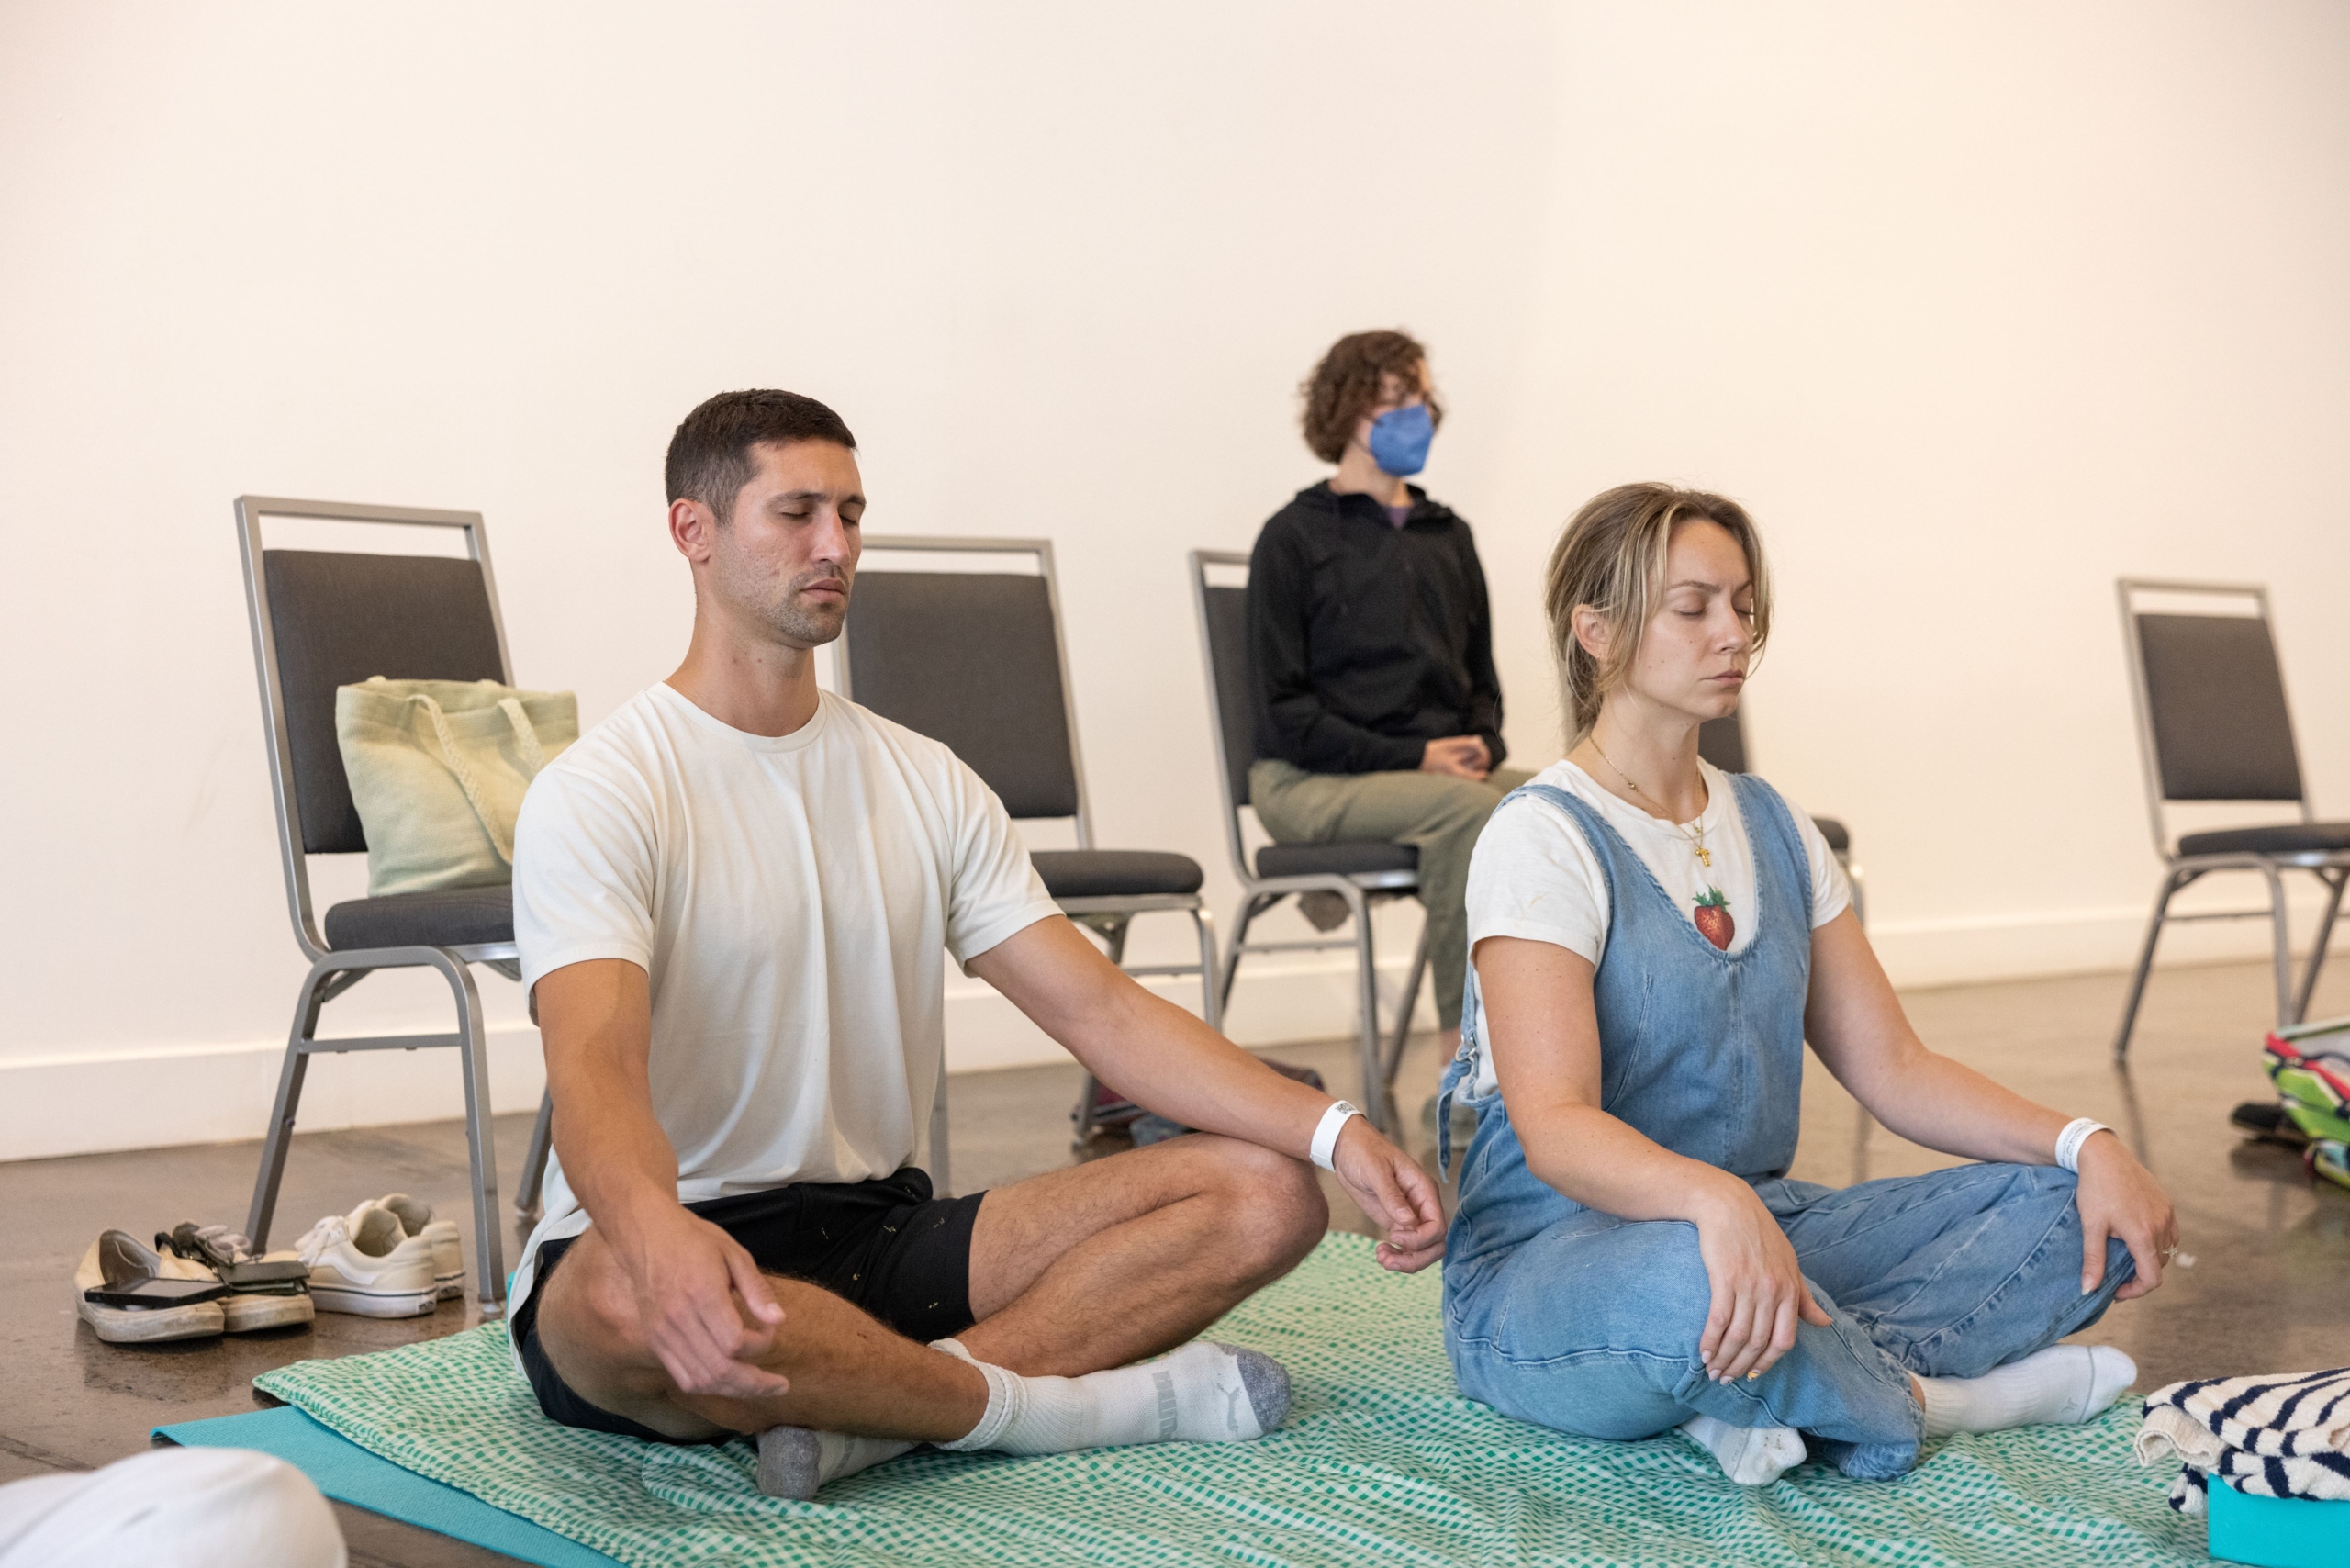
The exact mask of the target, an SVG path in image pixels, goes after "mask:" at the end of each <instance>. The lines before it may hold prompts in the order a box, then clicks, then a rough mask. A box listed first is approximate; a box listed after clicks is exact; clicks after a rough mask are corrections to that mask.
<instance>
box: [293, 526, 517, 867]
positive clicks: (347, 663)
mask: <svg viewBox="0 0 2350 1568" xmlns="http://www.w3.org/2000/svg"><path fill="white" fill-rule="evenodd" d="M261 560H262V577H263V582H264V583H265V584H266V585H267V588H268V595H269V622H270V632H271V640H272V644H273V645H274V650H275V654H276V663H277V680H278V689H279V690H280V692H281V693H282V694H283V700H284V702H285V738H286V743H287V750H288V756H287V758H286V760H287V763H288V764H289V767H290V770H291V773H292V777H293V787H294V802H293V804H294V815H295V817H296V820H297V822H298V823H299V824H300V829H301V840H302V847H303V849H304V850H305V851H306V852H308V853H309V854H312V855H342V854H361V853H364V851H365V850H366V848H367V837H366V834H365V832H364V830H363V829H362V828H361V826H360V823H359V812H358V810H357V808H355V807H354V806H353V804H352V803H351V786H350V783H349V781H348V780H346V779H345V778H344V777H343V772H342V751H341V747H340V746H339V745H337V744H336V742H335V735H334V690H335V688H336V687H338V686H349V685H352V684H353V683H355V682H358V681H363V680H365V679H366V678H369V677H370V676H377V675H381V676H388V677H390V678H393V679H395V680H483V679H488V680H496V681H501V682H507V683H509V684H510V683H511V676H510V674H509V671H508V669H507V667H506V660H505V656H504V655H503V653H502V652H501V650H500V647H499V638H498V617H497V615H496V614H495V613H494V612H493V611H492V610H491V609H490V599H489V588H488V585H487V583H486V582H485V581H484V579H483V576H482V568H481V564H480V563H479V562H477V561H468V560H451V559H448V558H445V557H441V556H431V555H361V554H344V553H342V552H339V551H315V550H264V551H263V552H262V557H261Z"/></svg>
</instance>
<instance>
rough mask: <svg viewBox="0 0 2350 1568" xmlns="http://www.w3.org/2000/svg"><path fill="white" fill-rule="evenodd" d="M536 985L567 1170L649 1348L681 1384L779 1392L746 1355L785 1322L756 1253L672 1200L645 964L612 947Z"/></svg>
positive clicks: (772, 1377) (700, 1390) (778, 1382)
mask: <svg viewBox="0 0 2350 1568" xmlns="http://www.w3.org/2000/svg"><path fill="white" fill-rule="evenodd" d="M532 996H533V999H534V1001H535V1002H537V1006H538V1015H539V1034H540V1038H541V1039H542V1041H543V1043H544V1046H545V1049H546V1061H547V1087H548V1089H549V1090H550V1091H551V1092H553V1094H554V1105H555V1116H554V1145H555V1152H556V1154H557V1155H558V1156H559V1157H560V1158H561V1159H562V1161H563V1174H564V1180H565V1182H569V1183H570V1186H571V1190H572V1191H573V1192H574V1193H577V1194H578V1197H579V1202H580V1205H581V1206H582V1207H583V1208H585V1209H586V1210H587V1211H588V1218H589V1219H590V1220H591V1221H593V1222H594V1224H595V1226H596V1228H597V1229H598V1230H599V1231H600V1232H602V1233H603V1237H604V1239H605V1241H606V1242H607V1243H608V1244H609V1245H610V1247H611V1248H612V1249H613V1251H614V1253H615V1254H616V1255H617V1256H618V1257H619V1258H620V1260H621V1267H622V1268H623V1269H624V1270H625V1271H627V1273H628V1276H629V1279H630V1281H631V1282H632V1285H633V1286H634V1287H635V1293H636V1302H637V1312H638V1316H639V1320H640V1321H641V1322H642V1323H643V1325H644V1327H645V1331H646V1334H647V1336H648V1338H650V1340H651V1347H652V1350H653V1351H654V1353H655V1355H657V1356H658V1357H659V1358H660V1360H661V1364H662V1365H663V1366H664V1367H666V1369H667V1370H668V1372H669V1375H670V1377H671V1378H672V1379H673V1380H675V1382H676V1383H677V1386H678V1387H679V1388H680V1389H683V1390H684V1391H685V1392H687V1393H688V1394H725V1395H729V1396H731V1397H735V1398H751V1397H755V1396H756V1395H759V1394H781V1393H783V1392H784V1391H785V1389H786V1388H788V1387H789V1384H788V1383H786V1382H785V1381H784V1380H783V1379H782V1378H780V1377H778V1376H777V1375H776V1374H775V1373H773V1372H767V1371H765V1370H763V1369H761V1368H759V1367H757V1366H755V1365H753V1364H751V1363H752V1360H753V1358H755V1357H756V1356H758V1355H759V1354H761V1353H763V1352H764V1351H765V1350H767V1348H768V1347H769V1346H770V1345H772V1343H773V1341H774V1336H775V1326H776V1325H777V1324H778V1323H779V1322H781V1321H782V1319H783V1309H782V1308H781V1307H779V1306H778V1305H776V1301H775V1296H774V1294H773V1293H772V1292H771V1291H769V1290H768V1288H767V1280H766V1278H765V1277H764V1276H763V1275H761V1274H760V1272H759V1268H758V1264H757V1263H756V1262H755V1261H754V1260H753V1259H752V1258H751V1255H750V1253H748V1252H747V1251H745V1250H744V1249H743V1247H742V1246H741V1245H740V1244H739V1243H737V1242H736V1241H735V1240H734V1239H733V1238H732V1237H730V1236H728V1235H727V1234H726V1233H725V1232H724V1231H723V1230H721V1229H720V1228H719V1227H718V1226H714V1225H711V1224H710V1223H709V1222H708V1221H707V1220H703V1219H700V1218H699V1217H697V1216H696V1215H692V1214H690V1213H688V1211H687V1210H686V1208H685V1206H684V1205H683V1204H679V1203H678V1202H677V1151H676V1150H675V1149H674V1148H671V1147H670V1144H669V1140H668V1137H667V1136H666V1135H665V1134H664V1133H663V1132H662V1130H661V1124H660V1122H659V1121H658V1120H657V1119H655V1116H654V1114H653V1086H652V1079H651V1076H650V1067H649V1064H650V1061H651V1058H652V1053H653V1007H652V1000H651V989H650V983H649V981H648V980H647V979H646V977H645V973H644V971H643V969H640V968H638V967H637V966H636V965H634V964H632V963H629V962H627V961H625V960H623V959H620V958H598V959H591V960H589V961H588V962H586V963H579V964H570V965H566V966H565V968H563V969H556V970H555V971H554V972H553V973H552V974H549V975H546V976H544V977H543V978H542V979H541V980H540V981H539V983H538V986H537V988H536V990H535V991H533V992H532ZM738 1304H739V1305H738ZM745 1312H748V1313H749V1314H750V1315H751V1316H752V1318H754V1319H755V1320H756V1321H757V1322H759V1323H762V1324H764V1325H765V1326H766V1327H763V1328H754V1327H751V1326H750V1325H749V1324H747V1323H746V1322H745V1321H744V1313H745Z"/></svg>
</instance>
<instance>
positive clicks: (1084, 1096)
mask: <svg viewBox="0 0 2350 1568" xmlns="http://www.w3.org/2000/svg"><path fill="white" fill-rule="evenodd" d="M1130 924H1133V917H1132V916H1127V917H1126V918H1125V919H1121V920H1116V921H1110V922H1105V923H1104V924H1101V925H1097V926H1095V927H1094V928H1093V929H1094V930H1095V932H1096V933H1098V934H1099V935H1100V936H1101V938H1102V941H1103V942H1104V943H1106V944H1107V945H1108V946H1109V953H1108V958H1109V959H1110V962H1111V963H1112V964H1113V965H1117V966H1119V967H1122V968H1123V967H1124V965H1125V958H1126V928H1127V926H1129V925H1130ZM1101 1089H1102V1081H1101V1080H1100V1079H1098V1078H1096V1077H1094V1076H1093V1074H1092V1073H1091V1072H1088V1073H1087V1074H1086V1075H1085V1082H1084V1083H1083V1084H1082V1085H1080V1087H1079V1089H1078V1092H1077V1125H1076V1131H1075V1132H1074V1133H1073V1134H1072V1135H1071V1136H1070V1139H1069V1148H1070V1149H1071V1151H1072V1152H1074V1153H1078V1154H1083V1153H1084V1152H1085V1146H1086V1145H1087V1144H1089V1143H1091V1142H1092V1141H1093V1099H1094V1096H1095V1095H1096V1094H1098V1093H1099V1092H1101Z"/></svg>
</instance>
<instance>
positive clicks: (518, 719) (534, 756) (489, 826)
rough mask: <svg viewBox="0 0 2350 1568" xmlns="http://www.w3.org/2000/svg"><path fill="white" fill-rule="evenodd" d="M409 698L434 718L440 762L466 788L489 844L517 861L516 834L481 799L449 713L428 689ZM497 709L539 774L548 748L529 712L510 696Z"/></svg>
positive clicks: (534, 772) (532, 772)
mask: <svg viewBox="0 0 2350 1568" xmlns="http://www.w3.org/2000/svg"><path fill="white" fill-rule="evenodd" d="M408 700H409V701H410V702H415V703H421V704H423V707H424V711H425V715H426V716H427V717H428V718H430V719H431V721H432V734H433V735H434V737H435V738H437V739H438V740H439V741H440V742H441V766H442V767H445V768H447V769H448V770H449V773H450V776H451V777H453V778H455V779H456V781H457V788H458V789H460V790H464V792H465V803H466V804H467V805H469V806H471V807H472V808H473V809H474V818H475V820H476V821H477V822H479V823H481V829H482V832H484V833H486V834H488V835H489V846H490V848H492V849H494V850H496V851H497V852H498V858H499V859H500V860H503V861H504V862H506V864H507V865H509V866H511V865H512V864H514V838H513V835H512V834H505V835H504V836H502V837H501V836H500V834H499V833H498V823H497V822H496V821H495V819H493V818H492V817H491V815H490V813H489V812H487V810H485V809H484V808H483V806H482V803H481V785H480V783H479V781H477V780H476V778H474V770H473V768H472V767H469V766H468V765H467V764H466V762H465V756H464V753H463V752H461V751H459V750H458V749H457V738H456V736H455V735H453V734H451V733H450V731H449V720H448V716H447V715H446V714H444V713H442V711H441V704H440V703H439V702H437V701H435V700H433V699H432V697H431V695H430V694H429V693H426V692H422V691H411V692H409V693H408ZM498 711H499V712H500V713H503V714H505V715H506V722H507V724H508V725H509V727H511V728H512V730H513V731H514V745H515V748H516V749H517V750H518V751H520V753H521V756H522V762H523V765H524V766H525V767H528V768H529V769H530V774H529V777H531V778H537V777H538V776H539V770H540V769H541V768H543V767H545V766H546V765H547V759H546V752H545V750H544V749H543V747H542V746H541V745H539V734H538V732H537V731H536V730H534V729H532V727H531V720H530V716H529V715H528V714H526V713H524V712H523V711H522V704H521V703H520V701H518V700H515V699H513V698H511V697H504V698H500V699H499V700H498Z"/></svg>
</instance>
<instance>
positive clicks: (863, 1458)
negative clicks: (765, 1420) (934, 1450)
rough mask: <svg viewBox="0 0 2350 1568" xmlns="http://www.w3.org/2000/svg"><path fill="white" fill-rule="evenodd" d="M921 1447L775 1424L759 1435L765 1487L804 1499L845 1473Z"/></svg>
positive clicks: (773, 1492) (777, 1493)
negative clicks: (775, 1425) (776, 1425)
mask: <svg viewBox="0 0 2350 1568" xmlns="http://www.w3.org/2000/svg"><path fill="white" fill-rule="evenodd" d="M916 1446H917V1445H915V1444H913V1443H910V1442H907V1441H904V1440H903V1439H898V1438H852V1437H850V1436H848V1435H847V1434H845V1433H843V1432H811V1431H810V1430H809V1429H808V1428H805V1427H769V1428H767V1430H766V1431H764V1432H761V1433H760V1434H759V1490H760V1491H762V1492H764V1493H766V1494H767V1495H768V1496H770V1497H791V1498H796V1499H797V1500H799V1501H800V1502H802V1503H804V1502H806V1501H807V1500H808V1499H809V1498H811V1497H813V1496H814V1495H816V1490H817V1488H819V1487H821V1486H828V1485H830V1484H833V1483H834V1482H835V1481H838V1480H839V1479H840V1478H841V1477H842V1476H844V1475H855V1474H856V1473H857V1472H858V1471H860V1470H870V1469H872V1468H873V1467H874V1466H875V1465H877V1464H880V1463H882V1462H885V1461H888V1460H892V1459H895V1458H897V1457H898V1456H899V1455H900V1454H901V1453H904V1452H906V1451H907V1450H910V1449H912V1448H914V1447H916Z"/></svg>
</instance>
